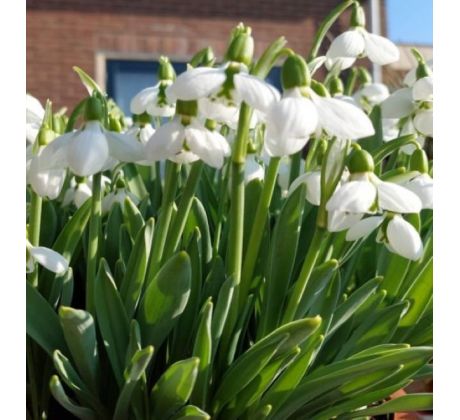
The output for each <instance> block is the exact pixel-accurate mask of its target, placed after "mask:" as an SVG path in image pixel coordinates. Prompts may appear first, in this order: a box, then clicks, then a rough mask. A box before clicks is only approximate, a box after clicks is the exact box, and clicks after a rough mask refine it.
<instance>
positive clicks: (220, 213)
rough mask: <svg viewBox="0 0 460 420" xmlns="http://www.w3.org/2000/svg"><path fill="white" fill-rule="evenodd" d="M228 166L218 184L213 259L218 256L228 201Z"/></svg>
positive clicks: (228, 165)
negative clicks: (220, 194)
mask: <svg viewBox="0 0 460 420" xmlns="http://www.w3.org/2000/svg"><path fill="white" fill-rule="evenodd" d="M230 167H231V166H230V164H229V163H227V165H226V166H225V169H224V173H223V174H222V176H221V177H220V182H219V191H222V196H221V199H220V200H219V207H218V209H217V224H216V229H215V233H214V243H213V245H212V256H213V257H215V256H216V255H218V254H219V248H220V237H221V235H222V224H223V219H224V211H225V209H226V204H227V201H228V194H227V192H228V185H229V174H230Z"/></svg>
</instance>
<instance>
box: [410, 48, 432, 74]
mask: <svg viewBox="0 0 460 420" xmlns="http://www.w3.org/2000/svg"><path fill="white" fill-rule="evenodd" d="M411 52H412V55H413V56H414V57H415V59H416V60H417V63H418V64H417V69H416V70H415V78H416V79H417V80H419V79H421V78H423V77H427V76H431V75H432V73H433V72H432V71H431V69H430V68H429V67H428V66H427V64H426V62H425V58H424V57H423V55H422V54H421V53H420V51H419V50H417V48H412V49H411Z"/></svg>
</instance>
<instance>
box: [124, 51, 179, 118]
mask: <svg viewBox="0 0 460 420" xmlns="http://www.w3.org/2000/svg"><path fill="white" fill-rule="evenodd" d="M175 77H176V73H175V71H174V68H173V66H172V65H171V63H170V61H169V59H168V57H164V56H162V57H160V66H159V68H158V79H159V80H160V81H159V82H158V83H157V84H156V85H155V86H152V87H148V88H145V89H142V90H141V91H140V92H139V93H138V94H137V95H136V96H134V98H133V99H132V100H131V104H130V109H131V112H132V113H133V114H143V113H144V112H147V113H148V114H150V115H152V116H154V117H172V116H173V115H174V113H175V112H176V106H175V103H174V101H171V100H170V99H169V98H168V97H167V96H166V89H167V88H168V87H169V86H170V85H171V84H172V83H173V81H174V79H175Z"/></svg>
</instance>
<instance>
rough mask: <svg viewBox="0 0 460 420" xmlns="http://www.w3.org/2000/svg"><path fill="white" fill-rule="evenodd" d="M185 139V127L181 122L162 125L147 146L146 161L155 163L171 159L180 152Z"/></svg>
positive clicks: (174, 121)
mask: <svg viewBox="0 0 460 420" xmlns="http://www.w3.org/2000/svg"><path fill="white" fill-rule="evenodd" d="M184 138H185V137H184V127H183V126H182V124H181V123H180V122H179V121H177V120H173V121H171V122H168V123H166V124H164V125H162V126H161V127H159V128H158V129H157V130H156V131H155V133H154V134H153V136H152V137H150V140H149V141H148V142H147V144H146V146H145V154H146V159H147V160H149V161H152V162H155V161H159V160H164V159H168V158H170V157H171V156H173V155H175V154H176V153H179V152H180V150H181V149H182V144H183V141H184Z"/></svg>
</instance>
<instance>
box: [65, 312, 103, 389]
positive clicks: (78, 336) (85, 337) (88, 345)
mask: <svg viewBox="0 0 460 420" xmlns="http://www.w3.org/2000/svg"><path fill="white" fill-rule="evenodd" d="M59 318H60V321H61V326H62V330H63V331H64V337H65V340H66V343H67V345H68V347H69V350H70V354H71V355H72V358H73V360H74V361H75V364H76V367H77V370H78V372H79V373H80V375H81V376H82V378H83V380H84V381H85V383H86V385H87V386H89V387H90V389H91V391H93V392H96V390H97V389H98V373H99V355H98V351H97V342H96V328H95V326H94V319H93V317H92V316H91V314H90V313H89V312H86V311H83V310H80V309H73V308H69V307H68V306H61V307H60V308H59Z"/></svg>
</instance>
